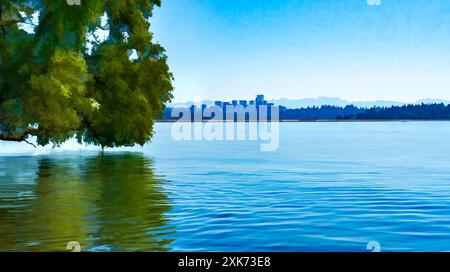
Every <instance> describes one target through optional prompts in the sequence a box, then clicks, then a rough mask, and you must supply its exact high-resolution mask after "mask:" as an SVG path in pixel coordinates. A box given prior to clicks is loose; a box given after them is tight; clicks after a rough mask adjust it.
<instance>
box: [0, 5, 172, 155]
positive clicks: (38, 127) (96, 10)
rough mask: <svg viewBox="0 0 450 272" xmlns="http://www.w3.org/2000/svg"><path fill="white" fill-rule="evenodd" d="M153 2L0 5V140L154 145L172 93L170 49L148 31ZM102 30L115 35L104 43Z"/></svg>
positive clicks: (108, 36) (114, 145)
mask: <svg viewBox="0 0 450 272" xmlns="http://www.w3.org/2000/svg"><path fill="white" fill-rule="evenodd" d="M155 5H158V6H159V5H160V1H159V0H119V1H117V0H114V1H113V0H89V1H87V0H84V1H83V0H81V5H80V6H70V5H68V4H67V2H66V1H65V0H52V1H50V0H41V1H38V0H36V1H26V0H13V1H11V0H7V1H6V0H0V11H1V14H0V140H2V139H3V140H8V139H9V140H17V139H21V140H25V139H26V137H28V136H30V135H32V136H37V139H38V144H40V145H45V144H48V143H53V144H55V145H58V144H60V143H62V142H64V141H66V140H67V139H69V138H71V137H73V136H74V135H75V136H76V137H77V139H78V140H79V141H80V142H86V143H92V144H96V145H101V146H102V147H117V146H124V145H125V146H127V145H134V144H136V143H137V144H141V145H143V144H145V143H146V142H148V141H149V140H150V138H151V137H152V133H153V124H154V120H155V119H156V118H158V117H159V116H161V114H162V112H163V110H164V107H165V104H166V103H167V102H169V101H170V99H171V98H172V94H171V93H172V90H173V87H172V80H173V78H172V74H171V73H170V71H169V67H168V65H167V57H166V55H165V52H164V48H162V47H161V46H160V45H159V44H156V43H154V42H152V33H151V32H150V31H149V29H150V23H149V18H150V17H151V15H152V11H153V8H154V6H155ZM33 15H34V16H37V17H38V20H39V22H38V23H37V25H35V26H34V25H33V21H32V17H33ZM104 15H106V17H105V18H106V23H105V22H102V20H101V18H102V16H104ZM30 29H33V30H32V31H30ZM99 29H104V30H108V31H109V35H107V36H106V37H104V38H103V39H100V38H98V36H97V35H96V34H97V31H98V30H99ZM89 37H96V38H95V39H90V38H89ZM130 52H135V54H136V57H135V58H130ZM30 128H32V130H30Z"/></svg>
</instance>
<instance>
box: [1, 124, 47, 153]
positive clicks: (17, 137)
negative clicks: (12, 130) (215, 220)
mask: <svg viewBox="0 0 450 272" xmlns="http://www.w3.org/2000/svg"><path fill="white" fill-rule="evenodd" d="M38 131H39V129H37V128H28V129H27V130H25V132H24V133H23V134H0V141H7V142H26V143H27V144H29V145H32V146H34V147H35V148H36V145H35V144H33V143H30V142H28V141H27V137H28V136H29V135H36V134H37V133H38Z"/></svg>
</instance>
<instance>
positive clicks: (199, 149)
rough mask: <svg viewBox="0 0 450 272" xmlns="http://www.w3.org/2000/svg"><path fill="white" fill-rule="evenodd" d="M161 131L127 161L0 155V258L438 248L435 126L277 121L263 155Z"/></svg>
mask: <svg viewBox="0 0 450 272" xmlns="http://www.w3.org/2000/svg"><path fill="white" fill-rule="evenodd" d="M170 128H171V124H157V127H156V131H157V133H156V135H155V138H154V139H153V142H152V143H151V144H149V145H147V146H145V147H144V148H134V149H133V151H134V153H122V152H106V153H105V154H101V153H98V152H96V151H87V150H85V151H73V148H71V149H72V151H70V152H69V151H65V152H52V153H47V152H44V151H42V152H41V151H39V152H35V153H37V154H24V155H20V156H17V155H15V156H11V155H7V156H6V155H5V154H3V156H0V250H8V251H14V250H35V251H41V250H65V243H66V241H71V240H77V241H80V243H81V245H82V249H83V250H99V251H102V250H105V251H109V250H117V251H130V250H144V251H164V250H173V251H366V245H367V243H368V242H369V241H377V242H378V243H380V244H381V249H382V251H448V250H450V162H449V159H450V123H449V122H392V123H389V122H386V123H282V124H280V146H279V149H278V150H277V151H275V152H266V153H264V152H260V149H259V147H260V143H259V142H250V141H240V142H236V141H234V142H225V141H223V142H222V141H213V142H205V141H179V142H177V141H174V140H172V138H171V136H170ZM1 148H3V151H4V152H3V153H5V152H6V151H11V150H12V149H14V148H12V146H11V144H6V145H5V144H4V145H3V146H2V147H0V150H1ZM21 148H24V149H23V150H26V151H28V150H29V149H28V147H25V146H23V145H18V146H17V148H16V150H22V149H21ZM0 152H1V151H0ZM24 152H25V151H24Z"/></svg>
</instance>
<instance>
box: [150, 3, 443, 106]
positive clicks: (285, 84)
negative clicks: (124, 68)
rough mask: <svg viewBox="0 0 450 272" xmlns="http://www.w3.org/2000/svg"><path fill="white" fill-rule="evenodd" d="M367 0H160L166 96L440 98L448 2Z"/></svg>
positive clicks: (157, 23)
mask: <svg viewBox="0 0 450 272" xmlns="http://www.w3.org/2000/svg"><path fill="white" fill-rule="evenodd" d="M375 2H376V3H375ZM375 2H374V1H370V3H369V2H368V1H366V0H336V1H324V0H279V1H272V0H260V1H245V0H237V1H225V0H192V1H184V0H165V1H162V7H161V8H157V9H156V10H155V12H154V18H152V20H151V22H152V26H153V27H152V31H153V32H154V36H155V40H156V41H158V42H160V43H161V44H162V45H163V46H164V47H165V48H166V49H167V54H168V56H169V65H170V67H171V70H172V72H173V73H174V76H175V88H176V89H175V92H174V95H175V99H174V102H186V101H201V100H207V99H209V100H232V99H234V98H236V97H239V98H242V99H252V97H253V95H254V94H255V93H257V92H264V93H265V94H266V96H267V97H270V98H273V99H280V98H290V99H301V98H314V97H319V96H326V97H339V98H341V99H345V100H349V101H373V100H393V101H402V102H407V103H409V102H414V101H417V100H420V99H425V98H441V99H447V100H450V76H449V75H450V2H449V1H446V0H435V1H426V0H416V1H409V0H383V1H375Z"/></svg>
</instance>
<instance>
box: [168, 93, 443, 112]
mask: <svg viewBox="0 0 450 272" xmlns="http://www.w3.org/2000/svg"><path fill="white" fill-rule="evenodd" d="M268 102H269V103H274V104H275V105H279V106H284V107H286V108H289V109H299V108H307V107H314V106H317V107H320V106H323V105H329V106H340V107H345V106H347V105H354V106H357V107H360V108H371V107H374V106H376V107H389V106H402V105H407V104H422V103H424V104H434V103H437V104H439V103H443V104H445V105H449V104H450V100H445V99H432V98H427V99H421V100H418V101H416V102H413V103H407V102H400V101H388V100H376V101H348V100H344V99H341V98H337V97H325V96H321V97H318V98H303V99H288V98H281V99H275V100H268ZM201 104H205V105H208V106H209V105H214V101H212V100H203V101H200V102H192V101H188V102H185V103H171V104H169V107H173V108H176V107H181V108H184V107H190V106H192V105H201Z"/></svg>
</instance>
